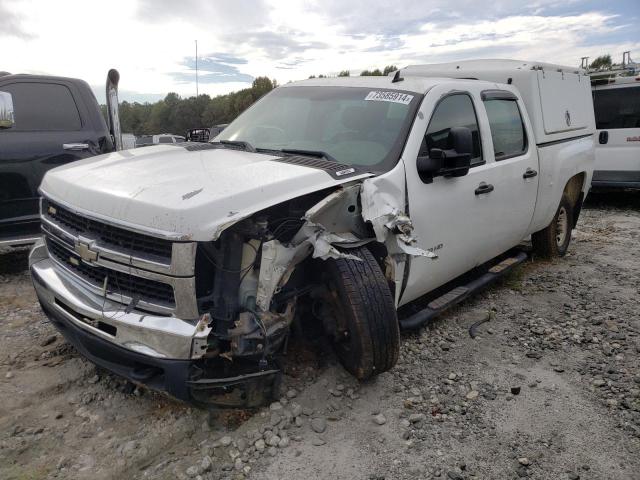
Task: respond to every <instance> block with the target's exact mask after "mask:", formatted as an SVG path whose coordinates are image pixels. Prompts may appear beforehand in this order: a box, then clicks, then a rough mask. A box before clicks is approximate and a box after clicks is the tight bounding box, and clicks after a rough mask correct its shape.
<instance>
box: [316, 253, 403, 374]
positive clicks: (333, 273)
mask: <svg viewBox="0 0 640 480" xmlns="http://www.w3.org/2000/svg"><path fill="white" fill-rule="evenodd" d="M348 253H350V254H351V255H355V256H356V257H358V258H360V260H352V259H344V258H340V259H337V260H333V259H330V260H326V270H325V271H326V277H325V278H326V283H327V290H328V298H327V300H328V301H327V303H328V305H327V306H328V307H329V309H328V310H329V312H328V314H329V315H330V316H331V317H332V318H331V321H330V322H328V324H329V325H331V330H332V331H329V332H327V333H329V334H330V335H331V336H332V337H333V340H334V345H335V349H336V352H337V354H338V357H339V358H340V361H341V363H342V365H343V366H344V368H345V369H346V370H348V371H349V372H350V373H351V374H352V375H353V376H355V377H356V378H358V379H359V380H365V379H367V378H371V377H372V376H374V375H377V374H379V373H382V372H384V371H387V370H389V369H391V368H392V367H393V366H394V365H395V364H396V362H397V361H398V354H399V352H400V330H399V326H398V317H397V315H396V308H395V303H394V299H393V296H392V295H391V291H390V289H389V285H388V283H387V279H386V278H385V276H384V274H383V273H382V270H381V269H380V266H379V265H378V262H376V260H375V258H374V257H373V255H372V254H371V252H370V251H369V250H368V249H367V248H357V249H349V250H348Z"/></svg>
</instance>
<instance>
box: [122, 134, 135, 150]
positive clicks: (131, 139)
mask: <svg viewBox="0 0 640 480" xmlns="http://www.w3.org/2000/svg"><path fill="white" fill-rule="evenodd" d="M131 148H136V136H135V135H134V134H133V133H123V134H122V149H123V150H129V149H131Z"/></svg>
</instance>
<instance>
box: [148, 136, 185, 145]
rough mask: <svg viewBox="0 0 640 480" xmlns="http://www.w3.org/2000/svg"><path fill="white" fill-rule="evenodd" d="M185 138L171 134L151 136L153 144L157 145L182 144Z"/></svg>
mask: <svg viewBox="0 0 640 480" xmlns="http://www.w3.org/2000/svg"><path fill="white" fill-rule="evenodd" d="M184 141H185V138H184V137H183V136H181V135H174V134H172V133H161V134H160V135H153V144H154V145H158V144H162V143H183V142H184Z"/></svg>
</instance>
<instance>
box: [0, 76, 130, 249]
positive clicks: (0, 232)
mask: <svg viewBox="0 0 640 480" xmlns="http://www.w3.org/2000/svg"><path fill="white" fill-rule="evenodd" d="M112 72H115V70H113V71H110V72H109V75H115V76H117V72H115V74H112ZM114 78H115V77H114ZM111 86H112V87H113V82H112V83H111ZM115 87H116V93H117V79H116V82H115ZM116 110H117V108H116ZM0 118H1V120H0V245H3V246H18V245H24V244H29V243H33V242H34V241H35V240H36V239H37V238H38V237H39V236H40V215H39V202H40V197H39V194H38V187H39V186H40V182H41V181H42V177H43V176H44V175H45V173H46V172H47V171H48V170H50V169H52V168H54V167H57V166H60V165H65V164H68V163H70V162H75V161H76V160H81V159H84V158H87V157H92V156H94V155H99V154H102V153H108V152H112V151H114V150H115V149H116V146H117V142H115V141H114V138H115V136H116V130H117V131H118V133H119V127H118V128H117V129H113V128H111V129H110V128H109V127H108V126H107V123H106V122H105V119H104V117H103V115H102V112H101V110H100V106H99V105H98V102H97V101H96V98H95V96H94V94H93V92H92V91H91V88H90V87H89V85H88V84H87V83H86V82H84V81H83V80H79V79H75V78H64V77H52V76H43V75H9V74H5V75H2V76H0ZM119 141H120V140H119V137H118V142H119Z"/></svg>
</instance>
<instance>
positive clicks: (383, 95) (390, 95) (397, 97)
mask: <svg viewBox="0 0 640 480" xmlns="http://www.w3.org/2000/svg"><path fill="white" fill-rule="evenodd" d="M364 99H365V100H369V101H373V102H393V103H402V104H403V105H409V103H411V100H413V95H409V94H406V93H402V92H381V91H379V90H374V91H372V92H369V93H368V94H367V96H366V97H364Z"/></svg>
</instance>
